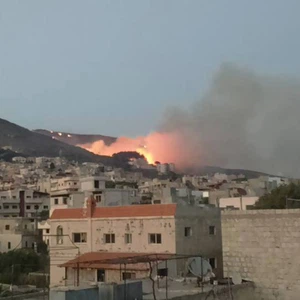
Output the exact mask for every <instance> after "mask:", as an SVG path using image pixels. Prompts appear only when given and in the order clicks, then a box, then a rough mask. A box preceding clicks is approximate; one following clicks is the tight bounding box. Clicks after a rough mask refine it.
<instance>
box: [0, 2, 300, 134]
mask: <svg viewBox="0 0 300 300" xmlns="http://www.w3.org/2000/svg"><path fill="white" fill-rule="evenodd" d="M299 10H300V1H299V0H263V1H262V0H251V1H249V0H226V1H224V0H214V1H212V0H205V1H204V0H195V1H192V0H178V1H177V0H169V1H163V0H151V1H146V0H135V1H133V0H132V1H131V0H124V1H117V0H111V1H104V0H95V1H92V0H89V1H88V0H80V1H77V0H69V1H67V0H63V1H62V0H51V1H42V0H26V1H25V0H19V1H15V0H0V117H1V118H4V119H8V120H10V121H13V122H16V123H18V124H20V125H23V126H25V127H28V128H30V129H34V128H47V129H52V130H62V131H63V130H64V131H72V132H81V133H102V134H108V135H130V136H135V135H138V134H146V133H148V132H149V131H151V130H154V129H155V128H156V126H157V124H158V123H159V121H160V119H161V118H162V116H163V113H164V111H165V110H166V109H167V108H168V107H169V106H171V105H179V106H181V107H185V106H186V107H188V106H190V104H191V103H192V102H194V101H195V100H196V99H199V98H201V96H202V95H203V94H204V93H205V90H206V89H207V87H208V85H209V83H210V79H211V77H212V76H213V74H214V73H215V72H216V70H217V69H218V68H219V67H220V65H221V64H222V63H223V62H234V63H238V64H240V65H241V66H248V67H250V68H252V69H253V70H255V71H258V72H262V73H267V74H279V75H282V74H287V75H289V76H296V77H300V76H299V72H300V58H299V55H300V39H299V32H300V18H299ZM299 101H300V100H299Z"/></svg>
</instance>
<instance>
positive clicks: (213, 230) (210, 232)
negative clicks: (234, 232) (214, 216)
mask: <svg viewBox="0 0 300 300" xmlns="http://www.w3.org/2000/svg"><path fill="white" fill-rule="evenodd" d="M215 234H216V227H215V226H209V235H215Z"/></svg>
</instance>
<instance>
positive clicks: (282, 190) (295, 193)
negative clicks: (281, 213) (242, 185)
mask: <svg viewBox="0 0 300 300" xmlns="http://www.w3.org/2000/svg"><path fill="white" fill-rule="evenodd" d="M287 198H291V199H299V200H300V184H295V183H291V184H289V185H281V186H279V187H277V188H276V189H274V190H272V191H271V192H270V193H268V194H266V195H264V196H262V197H260V198H259V199H258V201H257V202H256V204H255V207H254V209H284V208H286V199H287ZM288 208H300V202H297V201H290V202H288Z"/></svg>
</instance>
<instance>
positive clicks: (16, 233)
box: [0, 218, 37, 252]
mask: <svg viewBox="0 0 300 300" xmlns="http://www.w3.org/2000/svg"><path fill="white" fill-rule="evenodd" d="M34 233H35V223H34V222H31V221H30V219H26V218H0V252H7V251H11V250H14V249H19V248H34V247H35V245H36V242H37V236H36V235H34Z"/></svg>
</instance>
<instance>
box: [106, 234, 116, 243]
mask: <svg viewBox="0 0 300 300" xmlns="http://www.w3.org/2000/svg"><path fill="white" fill-rule="evenodd" d="M104 240H105V244H114V243H115V234H114V233H107V234H104Z"/></svg>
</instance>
